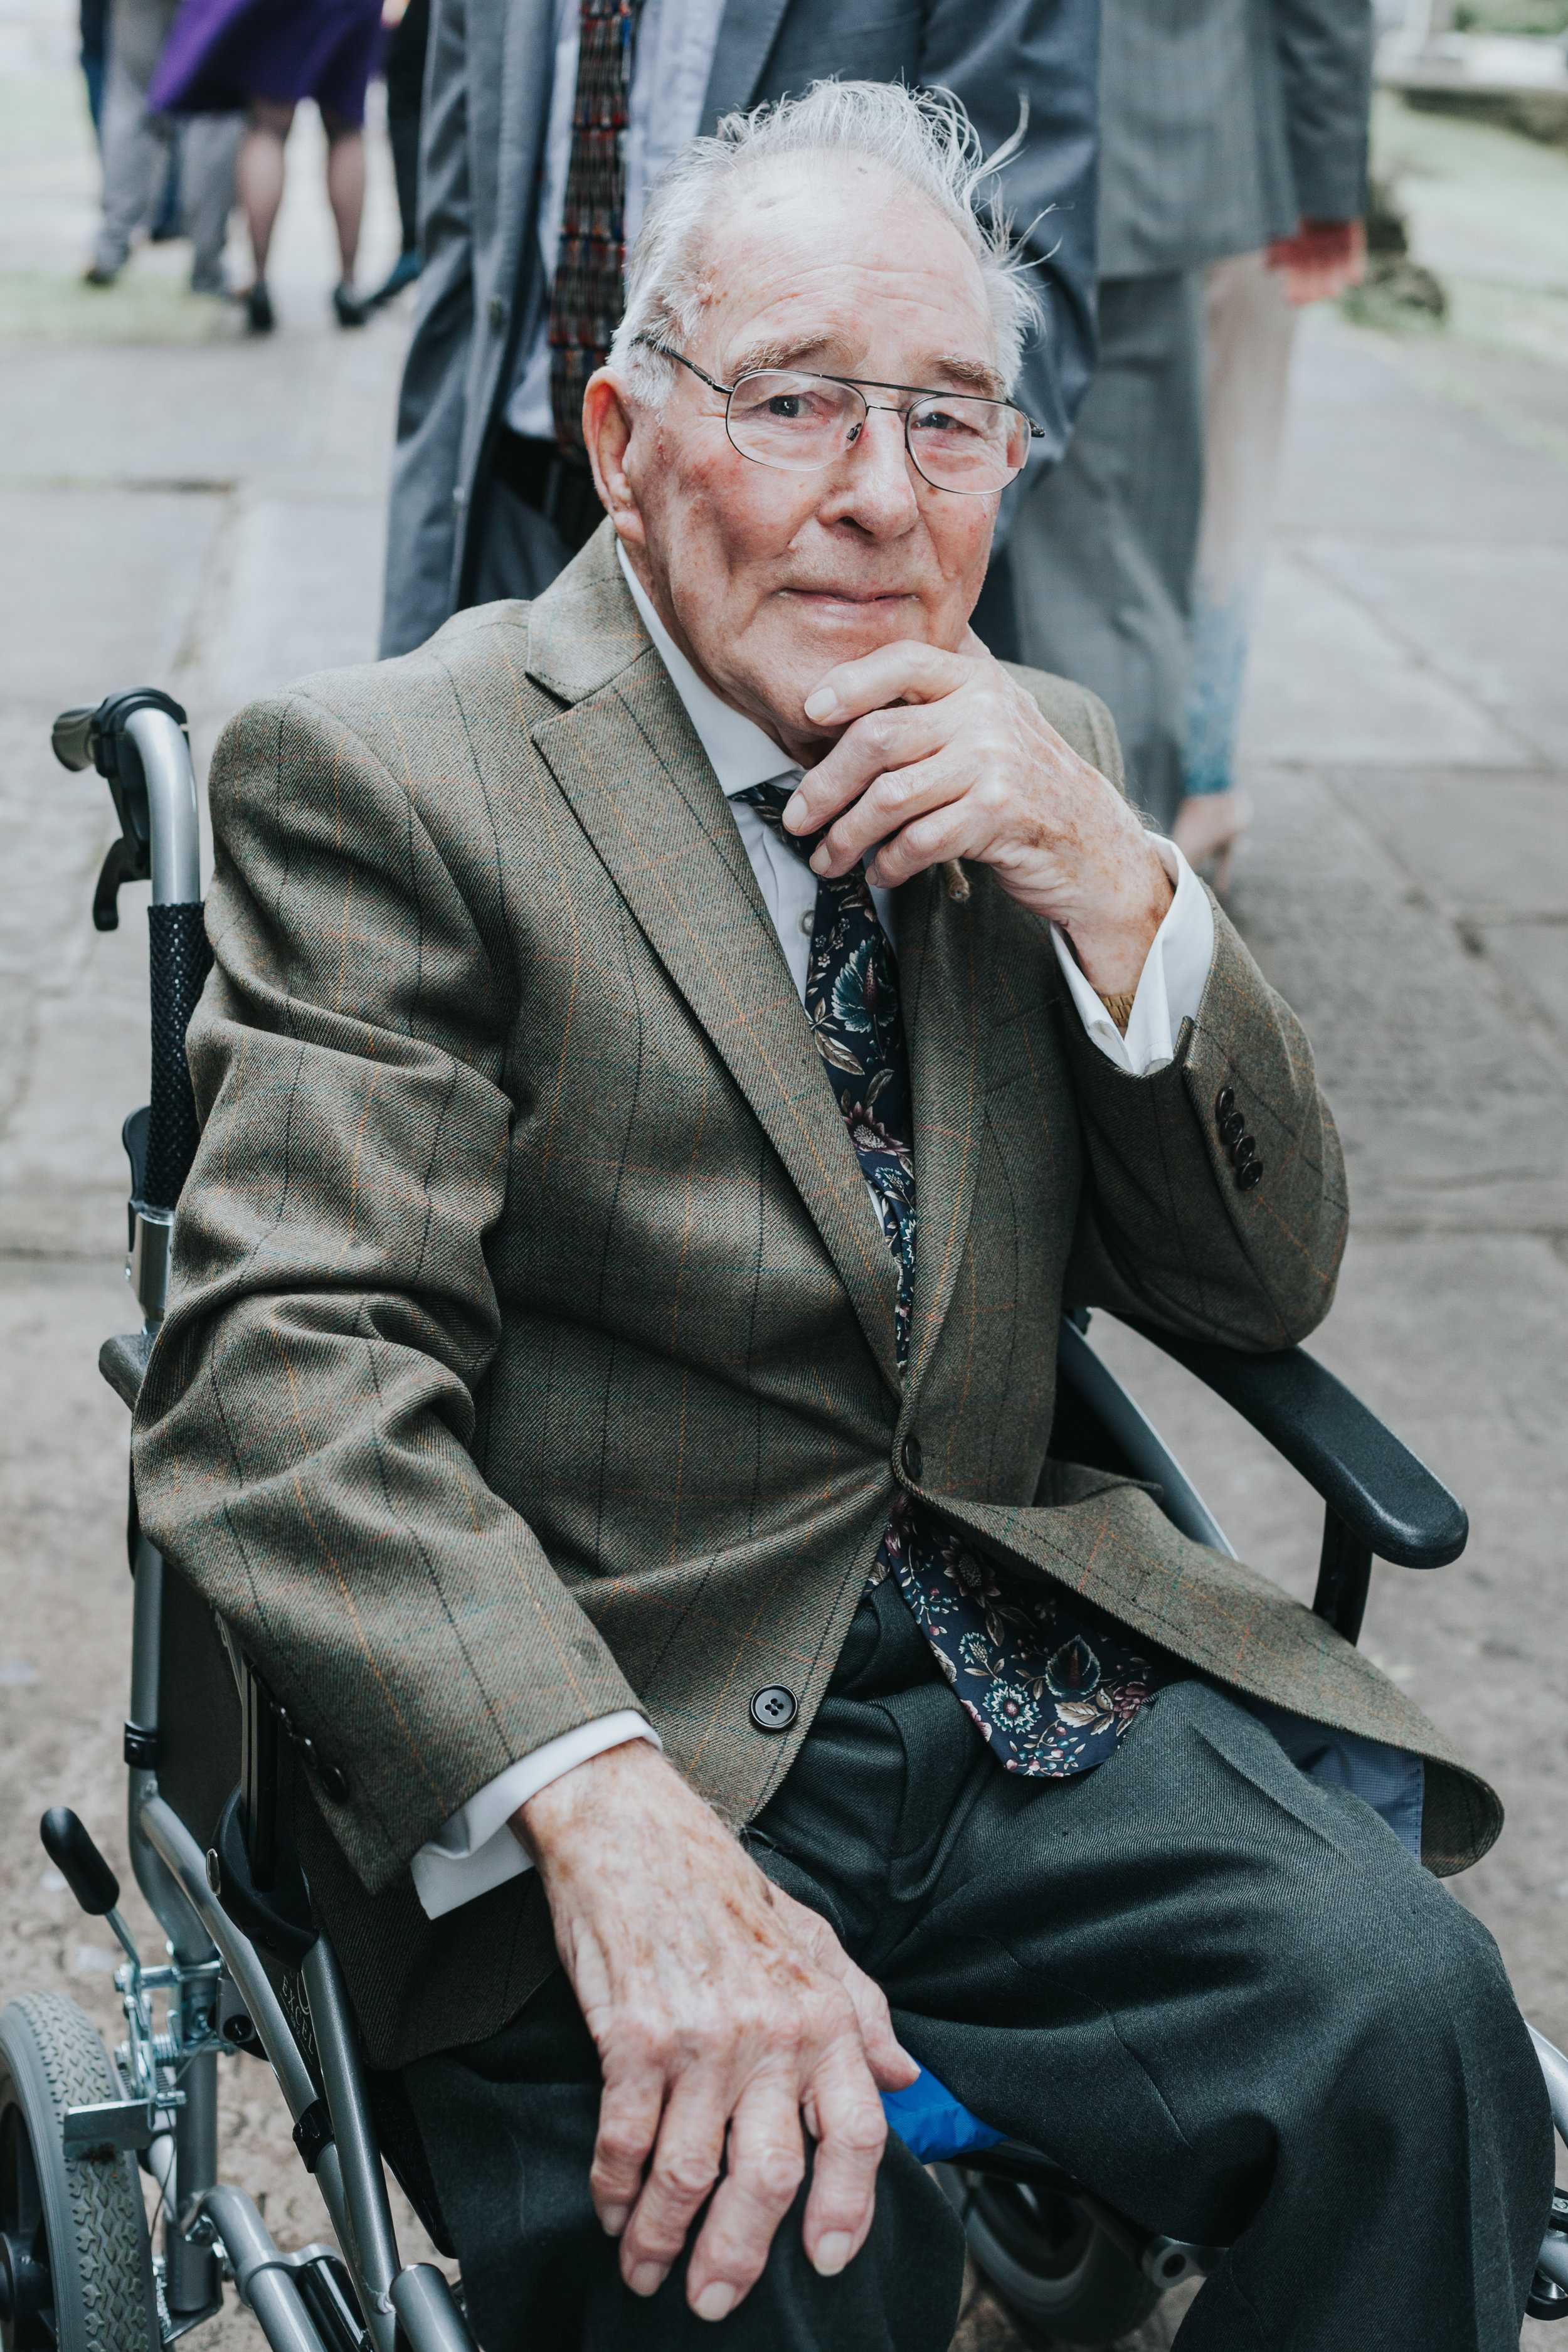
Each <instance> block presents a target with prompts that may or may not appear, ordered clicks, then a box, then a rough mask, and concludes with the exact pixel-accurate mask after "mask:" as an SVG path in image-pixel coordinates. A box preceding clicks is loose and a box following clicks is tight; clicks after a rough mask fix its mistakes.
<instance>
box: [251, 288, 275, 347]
mask: <svg viewBox="0 0 1568 2352" xmlns="http://www.w3.org/2000/svg"><path fill="white" fill-rule="evenodd" d="M245 323H246V325H247V327H248V328H249V329H250V331H251V333H252V334H253V335H269V334H270V333H271V332H272V330H273V328H274V327H275V326H276V325H277V323H278V322H277V320H276V319H275V318H274V317H273V315H272V297H271V295H270V294H269V293H268V291H267V280H266V279H265V278H258V279H257V281H256V283H255V285H254V286H253V287H252V288H251V289H250V291H249V293H248V294H247V296H246V298H245Z"/></svg>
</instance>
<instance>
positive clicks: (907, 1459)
mask: <svg viewBox="0 0 1568 2352" xmlns="http://www.w3.org/2000/svg"><path fill="white" fill-rule="evenodd" d="M902 1460H903V1465H904V1475H905V1477H906V1478H907V1479H908V1480H909V1481H910V1485H911V1486H919V1485H920V1483H921V1470H922V1469H923V1468H924V1467H925V1456H924V1454H922V1453H921V1442H920V1439H919V1438H918V1437H917V1436H916V1435H915V1434H914V1432H913V1431H912V1430H911V1431H910V1434H909V1436H908V1437H906V1438H905V1440H904V1450H903V1454H902Z"/></svg>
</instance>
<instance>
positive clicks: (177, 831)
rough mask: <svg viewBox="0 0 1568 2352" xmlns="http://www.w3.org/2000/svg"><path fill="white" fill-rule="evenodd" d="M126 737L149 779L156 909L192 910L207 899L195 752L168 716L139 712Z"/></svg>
mask: <svg viewBox="0 0 1568 2352" xmlns="http://www.w3.org/2000/svg"><path fill="white" fill-rule="evenodd" d="M125 732H126V733H127V735H129V736H130V738H131V740H132V742H133V743H134V744H135V746H136V750H137V752H138V754H139V755H140V758H141V761H142V774H143V775H144V776H145V777H146V779H147V831H148V835H149V846H150V848H151V850H152V854H153V905H154V907H182V906H188V905H190V904H191V903H192V901H193V900H195V899H197V898H200V897H201V895H202V832H201V816H200V813H199V803H198V802H197V799H196V778H195V769H194V768H193V767H192V765H191V754H190V747H189V745H188V744H187V743H186V741H185V738H184V730H183V729H182V728H181V727H180V726H179V724H178V722H177V721H176V720H175V719H171V718H170V716H169V714H168V712H167V711H166V710H153V709H143V710H133V711H132V714H131V716H130V718H129V719H127V720H126V722H125Z"/></svg>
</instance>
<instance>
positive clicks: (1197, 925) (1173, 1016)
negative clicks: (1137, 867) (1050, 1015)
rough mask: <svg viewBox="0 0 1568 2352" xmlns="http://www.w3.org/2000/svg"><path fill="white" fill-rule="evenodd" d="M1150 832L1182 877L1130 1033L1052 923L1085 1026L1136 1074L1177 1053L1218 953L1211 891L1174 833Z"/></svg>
mask: <svg viewBox="0 0 1568 2352" xmlns="http://www.w3.org/2000/svg"><path fill="white" fill-rule="evenodd" d="M1150 839H1151V841H1152V844H1153V846H1154V848H1155V850H1156V851H1157V852H1158V854H1159V858H1160V863H1161V864H1162V865H1163V867H1164V869H1165V871H1166V873H1167V874H1168V875H1169V876H1170V877H1171V880H1172V882H1173V884H1174V885H1175V896H1174V897H1173V898H1172V900H1171V903H1170V905H1169V907H1167V908H1166V909H1165V919H1164V921H1163V923H1162V924H1161V926H1160V928H1159V929H1158V930H1157V931H1156V932H1155V934H1154V941H1153V945H1152V947H1151V948H1150V950H1149V955H1148V960H1147V961H1146V962H1145V963H1144V966H1143V970H1142V973H1141V974H1140V976H1139V981H1138V992H1137V994H1136V995H1135V996H1134V997H1133V999H1132V1011H1131V1014H1130V1015H1129V1017H1128V1022H1127V1034H1126V1036H1125V1037H1123V1036H1122V1035H1121V1032H1120V1031H1119V1030H1118V1028H1117V1026H1116V1024H1115V1022H1114V1021H1113V1020H1112V1019H1111V1017H1110V1013H1108V1012H1107V1011H1106V1009H1105V1007H1104V1005H1103V1004H1102V1003H1100V999H1099V997H1098V996H1097V995H1096V994H1095V992H1094V991H1093V989H1092V988H1091V987H1090V986H1089V982H1088V981H1087V980H1086V979H1085V978H1084V976H1083V973H1082V972H1081V971H1079V966H1078V962H1077V960H1076V959H1075V957H1074V955H1073V951H1072V950H1071V948H1070V947H1068V943H1067V940H1066V939H1065V938H1064V937H1063V935H1062V933H1061V932H1060V931H1059V930H1058V929H1057V926H1056V925H1055V923H1053V924H1052V925H1051V944H1052V946H1053V947H1054V948H1055V949H1056V951H1057V961H1058V963H1059V964H1060V966H1061V968H1062V971H1063V974H1064V976H1065V977H1066V980H1067V984H1068V989H1069V990H1070V992H1071V994H1072V1001H1073V1003H1075V1004H1076V1005H1077V1007H1078V1009H1079V1016H1080V1018H1081V1020H1082V1022H1083V1025H1084V1027H1085V1028H1086V1029H1087V1030H1088V1032H1089V1035H1090V1036H1091V1037H1092V1038H1093V1040H1094V1042H1095V1044H1096V1045H1098V1046H1099V1047H1100V1052H1101V1053H1102V1054H1103V1055H1105V1058H1106V1060H1107V1061H1108V1062H1114V1063H1115V1065H1116V1066H1117V1068H1118V1069H1119V1070H1126V1071H1127V1072H1128V1073H1129V1074H1130V1075H1131V1076H1132V1077H1135V1078H1143V1077H1147V1076H1149V1074H1150V1072H1151V1071H1152V1070H1163V1068H1164V1067H1165V1065H1166V1064H1167V1062H1169V1061H1171V1060H1172V1059H1173V1056H1174V1054H1175V1051H1176V1040H1177V1038H1178V1037H1179V1036H1180V1035H1181V1034H1182V1024H1183V1022H1184V1021H1188V1020H1192V1021H1195V1020H1196V1019H1197V1015H1198V1006H1199V1005H1200V1004H1201V1003H1203V995H1204V987H1205V982H1207V980H1208V976H1209V966H1210V964H1212V963H1213V961H1214V908H1213V907H1212V906H1211V905H1210V904H1209V898H1208V893H1207V891H1206V890H1205V888H1204V887H1203V884H1202V883H1201V882H1200V881H1199V880H1198V877H1197V876H1196V875H1195V874H1194V872H1193V869H1192V867H1191V866H1189V865H1188V864H1187V861H1186V859H1185V858H1184V856H1182V853H1181V851H1180V850H1179V849H1178V848H1177V847H1176V845H1175V843H1174V842H1173V841H1165V840H1163V838H1162V837H1161V835H1158V834H1152V835H1150Z"/></svg>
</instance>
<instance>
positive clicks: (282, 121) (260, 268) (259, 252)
mask: <svg viewBox="0 0 1568 2352" xmlns="http://www.w3.org/2000/svg"><path fill="white" fill-rule="evenodd" d="M293 122H294V110H293V108H292V107H291V106H279V105H278V104H276V103H275V102H274V100H271V99H267V98H253V99H252V100H251V101H250V103H249V105H248V106H247V109H246V127H245V139H244V142H243V144H242V145H241V147H240V151H239V173H238V178H239V201H240V203H241V204H242V205H244V206H245V217H246V222H247V226H248V227H249V230H250V249H251V252H252V253H253V254H254V255H255V257H256V279H257V283H258V285H261V284H263V283H264V282H265V280H266V277H267V257H268V253H269V252H270V251H271V247H272V230H273V226H274V224H275V222H276V221H277V218H278V207H279V205H280V204H281V203H282V201H283V142H284V141H285V140H286V139H287V138H288V136H289V131H290V130H291V129H292V127H293Z"/></svg>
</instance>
